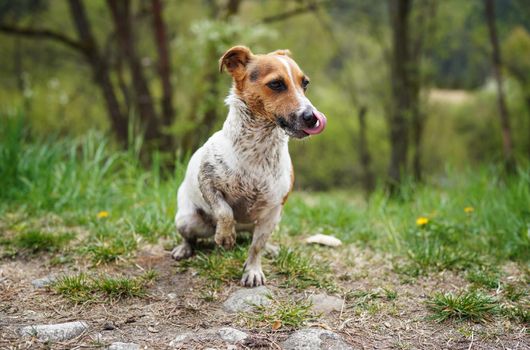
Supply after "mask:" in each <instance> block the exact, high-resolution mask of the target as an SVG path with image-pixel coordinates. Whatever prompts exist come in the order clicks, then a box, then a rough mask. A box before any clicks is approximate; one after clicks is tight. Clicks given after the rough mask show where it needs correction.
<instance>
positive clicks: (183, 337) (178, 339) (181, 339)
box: [169, 332, 193, 347]
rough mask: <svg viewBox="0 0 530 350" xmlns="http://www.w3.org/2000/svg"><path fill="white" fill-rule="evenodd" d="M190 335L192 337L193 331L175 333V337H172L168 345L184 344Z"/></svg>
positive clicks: (177, 345)
mask: <svg viewBox="0 0 530 350" xmlns="http://www.w3.org/2000/svg"><path fill="white" fill-rule="evenodd" d="M192 337H193V333H192V332H183V333H180V334H177V335H176V336H175V339H173V340H172V341H171V342H170V343H169V346H172V347H179V346H181V345H182V344H184V343H185V342H186V341H187V340H189V339H191V338H192Z"/></svg>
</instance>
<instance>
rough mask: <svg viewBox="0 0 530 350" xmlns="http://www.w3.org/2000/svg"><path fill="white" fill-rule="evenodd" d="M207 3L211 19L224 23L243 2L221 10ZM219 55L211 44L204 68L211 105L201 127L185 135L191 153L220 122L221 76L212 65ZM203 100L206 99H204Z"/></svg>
mask: <svg viewBox="0 0 530 350" xmlns="http://www.w3.org/2000/svg"><path fill="white" fill-rule="evenodd" d="M207 3H208V6H209V8H210V17H211V18H212V19H216V20H220V21H223V22H224V21H228V20H229V19H230V18H231V17H232V16H234V15H236V14H237V12H238V11H239V6H240V5H241V0H228V2H227V4H226V6H225V7H224V8H220V7H219V6H218V4H217V2H216V1H215V0H208V1H207ZM218 55H219V52H217V48H216V45H214V44H212V43H210V44H209V48H208V51H207V57H209V58H208V59H207V60H206V62H207V67H205V68H204V71H205V72H206V73H205V75H204V78H203V80H204V81H206V82H208V89H207V92H206V94H205V95H206V96H208V98H207V99H206V100H207V101H208V103H209V105H208V106H207V108H206V111H205V112H204V117H203V120H202V122H201V123H200V125H199V126H198V127H197V128H196V129H194V130H192V131H191V132H188V133H187V134H186V135H184V137H183V139H182V145H184V148H186V149H187V150H190V151H194V150H195V149H197V148H198V147H199V146H200V144H201V142H203V141H204V139H205V138H207V137H208V135H210V134H211V133H212V131H213V128H214V127H215V124H216V123H217V121H218V120H219V113H218V109H217V104H218V101H219V100H220V99H221V96H220V91H219V87H218V82H219V79H220V74H219V70H218V67H217V65H216V64H212V63H213V62H217V60H218V59H219V57H218ZM202 98H203V99H204V97H202ZM195 100H197V99H195ZM192 111H193V113H194V112H195V110H192ZM190 119H191V120H194V119H196V118H195V117H194V116H192V117H191V118H190Z"/></svg>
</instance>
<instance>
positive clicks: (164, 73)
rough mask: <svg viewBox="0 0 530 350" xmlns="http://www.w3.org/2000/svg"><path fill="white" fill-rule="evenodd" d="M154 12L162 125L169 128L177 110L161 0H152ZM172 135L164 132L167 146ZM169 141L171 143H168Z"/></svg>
mask: <svg viewBox="0 0 530 350" xmlns="http://www.w3.org/2000/svg"><path fill="white" fill-rule="evenodd" d="M151 11H152V13H153V28H154V33H155V42H156V48H157V51H158V74H159V76H160V81H161V82H162V126H163V127H164V128H166V129H167V128H169V127H171V125H172V124H173V118H174V116H175V110H174V108H173V102H172V100H173V87H172V86H171V59H170V55H169V47H168V46H169V44H168V37H167V31H166V25H165V22H164V19H163V17H162V3H161V0H151ZM171 141H172V140H171V137H170V135H168V134H167V131H166V132H165V133H164V144H166V145H165V148H168V147H171V145H172V142H171ZM168 143H169V144H168Z"/></svg>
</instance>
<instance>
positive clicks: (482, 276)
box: [466, 267, 500, 289]
mask: <svg viewBox="0 0 530 350" xmlns="http://www.w3.org/2000/svg"><path fill="white" fill-rule="evenodd" d="M466 280H468V281H469V282H471V283H472V284H473V285H474V286H476V287H482V288H487V289H496V288H498V287H499V283H500V274H499V272H498V271H496V270H495V269H488V268H484V267H478V268H475V269H471V270H470V271H469V272H468V273H467V275H466Z"/></svg>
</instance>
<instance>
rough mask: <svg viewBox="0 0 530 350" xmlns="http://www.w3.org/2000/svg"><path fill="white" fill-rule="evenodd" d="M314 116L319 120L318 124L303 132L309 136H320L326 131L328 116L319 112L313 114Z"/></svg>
mask: <svg viewBox="0 0 530 350" xmlns="http://www.w3.org/2000/svg"><path fill="white" fill-rule="evenodd" d="M313 115H314V116H315V117H316V118H317V120H318V121H317V123H316V125H315V126H314V127H312V128H308V129H303V131H304V132H305V133H307V134H309V135H316V134H320V133H321V132H322V131H324V128H325V127H326V123H327V120H326V116H325V115H324V114H322V113H320V112H318V111H315V112H313Z"/></svg>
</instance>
